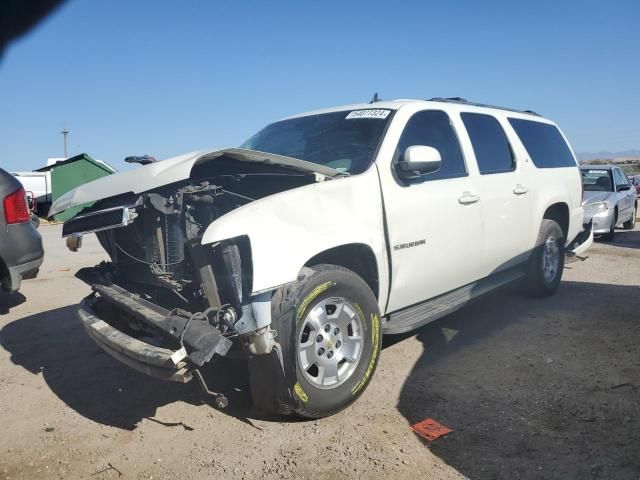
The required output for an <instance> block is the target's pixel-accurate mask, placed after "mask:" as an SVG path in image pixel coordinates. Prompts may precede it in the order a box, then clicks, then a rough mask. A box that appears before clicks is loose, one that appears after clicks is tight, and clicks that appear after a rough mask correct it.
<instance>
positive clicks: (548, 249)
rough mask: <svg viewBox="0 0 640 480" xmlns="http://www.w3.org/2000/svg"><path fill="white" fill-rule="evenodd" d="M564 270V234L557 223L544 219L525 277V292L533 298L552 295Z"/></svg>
mask: <svg viewBox="0 0 640 480" xmlns="http://www.w3.org/2000/svg"><path fill="white" fill-rule="evenodd" d="M563 268H564V234H563V233H562V229H561V228H560V225H558V222H556V221H555V220H552V219H549V218H544V219H543V220H542V224H541V225H540V232H539V233H538V238H537V240H536V246H535V247H534V249H533V252H532V253H531V257H530V258H529V263H528V265H527V270H526V277H525V292H526V293H529V294H531V295H534V296H548V295H553V294H554V293H555V291H556V290H557V289H558V286H559V285H560V280H561V279H562V270H563Z"/></svg>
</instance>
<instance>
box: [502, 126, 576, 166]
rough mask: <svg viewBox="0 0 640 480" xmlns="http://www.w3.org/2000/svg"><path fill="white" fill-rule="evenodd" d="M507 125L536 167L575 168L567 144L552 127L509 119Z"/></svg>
mask: <svg viewBox="0 0 640 480" xmlns="http://www.w3.org/2000/svg"><path fill="white" fill-rule="evenodd" d="M509 123H510V124H511V126H512V127H513V129H514V130H515V131H516V133H517V134H518V137H520V140H521V141H522V144H523V145H524V148H526V149H527V152H528V153H529V156H530V157H531V160H532V161H533V163H534V165H535V166H536V167H538V168H562V167H575V166H576V162H575V160H574V159H573V155H571V150H570V149H569V146H568V145H567V142H565V141H564V138H562V135H561V134H560V131H559V130H558V129H557V128H556V127H555V126H554V125H549V124H548V123H540V122H534V121H531V120H521V119H519V118H510V119H509Z"/></svg>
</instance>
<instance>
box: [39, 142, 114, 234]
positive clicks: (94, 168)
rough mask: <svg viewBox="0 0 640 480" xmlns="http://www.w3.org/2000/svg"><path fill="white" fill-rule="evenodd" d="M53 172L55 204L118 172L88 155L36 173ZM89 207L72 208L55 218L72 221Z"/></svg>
mask: <svg viewBox="0 0 640 480" xmlns="http://www.w3.org/2000/svg"><path fill="white" fill-rule="evenodd" d="M48 170H51V201H52V202H55V201H56V200H57V199H58V198H60V197H61V196H62V195H64V194H65V193H67V192H68V191H70V190H73V189H74V188H76V187H78V186H80V185H83V184H85V183H87V182H91V181H92V180H96V179H98V178H101V177H104V176H107V175H111V174H112V173H115V172H116V170H115V169H114V168H113V167H111V166H110V165H108V164H106V163H104V162H101V161H99V160H94V159H93V158H91V157H90V156H89V155H87V154H86V153H81V154H80V155H76V156H75V157H71V158H68V159H66V160H63V161H61V162H58V163H54V164H53V165H49V166H47V167H44V168H40V169H38V170H36V171H38V172H46V171H48ZM85 206H87V205H81V206H78V207H74V208H70V209H69V210H65V211H64V212H62V213H59V214H57V215H55V216H54V219H55V220H58V221H61V222H64V221H65V220H68V219H70V218H71V217H73V216H74V215H75V214H76V213H78V212H79V211H80V210H82V209H83V208H84V207H85Z"/></svg>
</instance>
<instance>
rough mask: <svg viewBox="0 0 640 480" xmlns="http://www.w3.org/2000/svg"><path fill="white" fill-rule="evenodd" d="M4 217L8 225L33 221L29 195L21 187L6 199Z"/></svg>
mask: <svg viewBox="0 0 640 480" xmlns="http://www.w3.org/2000/svg"><path fill="white" fill-rule="evenodd" d="M3 204H4V216H5V219H6V220H7V223H8V224H12V223H24V222H28V221H29V220H31V215H30V213H29V205H28V203H27V195H26V194H25V192H24V188H22V187H20V188H19V189H18V190H16V191H15V192H13V193H11V194H9V195H7V196H6V197H4V202H3Z"/></svg>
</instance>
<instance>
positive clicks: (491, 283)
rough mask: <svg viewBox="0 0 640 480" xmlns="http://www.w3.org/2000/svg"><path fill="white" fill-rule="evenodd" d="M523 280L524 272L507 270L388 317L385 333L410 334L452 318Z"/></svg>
mask: <svg viewBox="0 0 640 480" xmlns="http://www.w3.org/2000/svg"><path fill="white" fill-rule="evenodd" d="M523 276H524V272H523V271H522V270H521V269H510V270H505V271H503V272H499V273H496V274H493V275H491V276H489V277H486V278H483V279H482V280H478V281H477V282H473V283H470V284H469V285H465V286H464V287H460V288H458V289H456V290H453V291H451V292H449V293H445V294H443V295H440V296H439V297H436V298H433V299H431V300H427V301H426V302H422V303H418V304H417V305H414V306H412V307H409V308H405V309H404V310H398V311H396V312H393V313H391V314H390V315H389V319H388V320H387V322H386V323H385V324H384V327H383V332H384V333H387V334H398V333H406V332H410V331H411V330H415V329H416V328H419V327H422V326H423V325H426V324H427V323H430V322H433V321H435V320H438V319H439V318H442V317H444V316H445V315H449V314H450V313H453V312H455V311H456V310H458V309H460V308H462V307H464V306H465V305H466V304H468V303H469V302H471V301H473V300H475V299H476V298H478V297H480V296H482V295H484V294H485V293H489V292H490V291H492V290H495V289H497V288H500V287H503V286H505V285H507V284H508V283H511V282H514V281H515V280H518V279H519V278H522V277H523Z"/></svg>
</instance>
